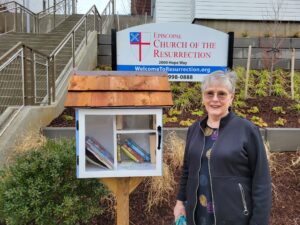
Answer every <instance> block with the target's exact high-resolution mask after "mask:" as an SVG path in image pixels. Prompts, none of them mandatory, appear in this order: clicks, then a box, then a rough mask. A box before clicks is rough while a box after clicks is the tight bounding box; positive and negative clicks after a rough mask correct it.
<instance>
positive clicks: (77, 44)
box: [49, 5, 101, 101]
mask: <svg viewBox="0 0 300 225" xmlns="http://www.w3.org/2000/svg"><path fill="white" fill-rule="evenodd" d="M100 30H101V16H100V14H99V12H98V10H97V8H96V6H95V5H94V6H92V8H91V9H90V10H89V11H88V12H87V13H86V14H85V15H84V16H83V17H82V18H81V19H80V20H79V21H78V22H77V24H76V25H75V26H74V27H73V29H72V30H71V31H70V32H69V33H68V34H67V35H66V37H65V38H64V39H63V40H62V41H61V43H60V44H59V45H58V46H57V47H56V48H55V49H54V50H53V52H52V53H51V54H50V56H49V57H50V63H51V66H52V68H53V76H52V78H53V79H52V81H51V82H52V83H51V88H52V89H53V90H52V101H55V93H56V91H55V88H56V86H57V85H56V84H55V82H56V83H59V82H60V81H61V80H63V77H61V76H60V75H61V72H62V70H63V69H66V67H62V63H63V62H62V58H63V57H64V56H66V55H67V56H69V57H70V58H69V59H70V60H68V61H67V62H64V63H66V64H67V67H70V66H72V67H73V68H74V67H75V66H76V55H77V52H78V51H80V50H81V48H82V47H83V46H85V45H87V44H88V34H89V33H90V32H91V31H97V32H99V31H100Z"/></svg>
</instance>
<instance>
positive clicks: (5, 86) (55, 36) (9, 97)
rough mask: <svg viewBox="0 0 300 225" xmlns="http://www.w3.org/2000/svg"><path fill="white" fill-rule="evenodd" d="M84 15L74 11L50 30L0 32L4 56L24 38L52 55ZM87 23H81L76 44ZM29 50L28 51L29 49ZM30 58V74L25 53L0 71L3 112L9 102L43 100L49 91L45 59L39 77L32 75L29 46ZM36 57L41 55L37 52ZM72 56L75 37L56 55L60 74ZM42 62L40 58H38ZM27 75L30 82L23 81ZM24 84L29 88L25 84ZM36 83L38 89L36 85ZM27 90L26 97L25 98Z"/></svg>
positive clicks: (0, 103) (1, 107) (35, 101)
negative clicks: (42, 32)
mask: <svg viewBox="0 0 300 225" xmlns="http://www.w3.org/2000/svg"><path fill="white" fill-rule="evenodd" d="M81 18H82V15H71V16H69V17H68V18H67V19H66V20H65V21H64V22H63V23H62V24H60V25H59V26H58V27H56V28H55V29H54V30H52V31H51V32H50V33H47V34H27V33H9V34H4V35H1V36H0V57H1V56H2V55H4V53H6V52H7V51H9V50H10V49H11V48H12V47H13V46H14V45H16V44H17V43H18V42H20V41H21V42H23V43H24V44H25V45H27V46H29V47H31V48H32V49H35V50H38V51H39V52H41V53H43V54H44V55H47V56H49V55H50V54H51V53H52V52H53V51H54V50H55V49H56V48H57V47H58V45H59V44H60V43H61V41H62V40H63V39H64V38H65V37H66V35H67V34H68V33H69V32H70V31H71V29H72V28H73V27H74V26H75V24H76V23H77V22H78V21H79V20H80V19H81ZM84 35H85V34H84V26H81V27H79V29H78V31H77V32H76V37H75V47H77V46H78V45H79V44H80V42H81V40H82V38H83V36H84ZM25 52H26V51H25ZM26 54H27V56H28V60H26V61H25V63H26V65H27V66H26V72H27V73H25V74H27V77H24V78H23V77H22V67H21V64H22V60H21V58H22V57H21V55H20V56H18V57H17V58H16V59H15V62H13V63H11V64H10V65H9V66H7V67H6V68H5V69H3V70H1V71H0V115H1V113H3V112H4V110H5V109H6V108H7V107H8V106H10V105H11V106H15V105H22V104H25V105H28V104H32V105H34V104H40V103H41V102H42V101H43V99H44V98H45V96H46V95H47V85H48V82H49V81H47V77H46V74H45V73H46V66H45V65H42V64H45V59H42V58H41V59H40V63H41V65H40V66H39V65H37V64H36V65H37V66H36V77H35V78H34V79H32V77H30V76H32V70H33V67H32V65H31V64H32V63H31V62H33V54H32V53H31V51H30V50H27V53H26ZM35 57H38V56H37V55H36V56H35ZM71 57H72V40H70V41H68V43H67V44H66V45H65V46H64V47H63V49H62V50H61V51H60V52H59V54H58V55H57V56H56V57H55V65H56V73H55V74H56V77H55V80H56V79H57V78H58V76H59V74H60V73H61V72H62V70H63V69H64V68H65V66H66V64H67V63H68V62H69V61H70V59H71ZM35 60H36V61H37V62H38V61H39V60H38V59H37V58H35ZM23 79H24V82H25V84H26V85H23ZM24 86H25V87H26V88H24ZM34 87H36V89H35V88H34ZM24 94H25V96H26V97H25V99H24V97H23V96H24Z"/></svg>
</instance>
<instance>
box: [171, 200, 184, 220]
mask: <svg viewBox="0 0 300 225" xmlns="http://www.w3.org/2000/svg"><path fill="white" fill-rule="evenodd" d="M181 215H183V216H186V215H185V206H184V204H183V202H182V201H179V200H177V202H176V205H175V207H174V217H175V221H176V220H177V219H178V218H179V217H180V216H181Z"/></svg>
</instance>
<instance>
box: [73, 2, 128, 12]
mask: <svg viewBox="0 0 300 225" xmlns="http://www.w3.org/2000/svg"><path fill="white" fill-rule="evenodd" d="M108 2H109V0H77V13H79V14H85V13H86V12H87V11H88V10H89V9H90V8H91V7H92V6H93V5H96V7H97V9H98V11H99V13H102V11H103V10H104V8H105V6H106V5H107V3H108ZM115 2H116V11H117V13H118V14H129V13H130V0H115Z"/></svg>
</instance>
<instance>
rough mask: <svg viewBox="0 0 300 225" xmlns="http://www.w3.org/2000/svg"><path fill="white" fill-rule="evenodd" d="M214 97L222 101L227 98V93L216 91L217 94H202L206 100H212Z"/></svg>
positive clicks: (211, 92)
mask: <svg viewBox="0 0 300 225" xmlns="http://www.w3.org/2000/svg"><path fill="white" fill-rule="evenodd" d="M215 95H217V98H218V99H219V100H224V99H226V98H227V96H228V93H227V92H225V91H218V92H214V91H206V92H204V97H205V98H207V99H213V98H214V97H215Z"/></svg>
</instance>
